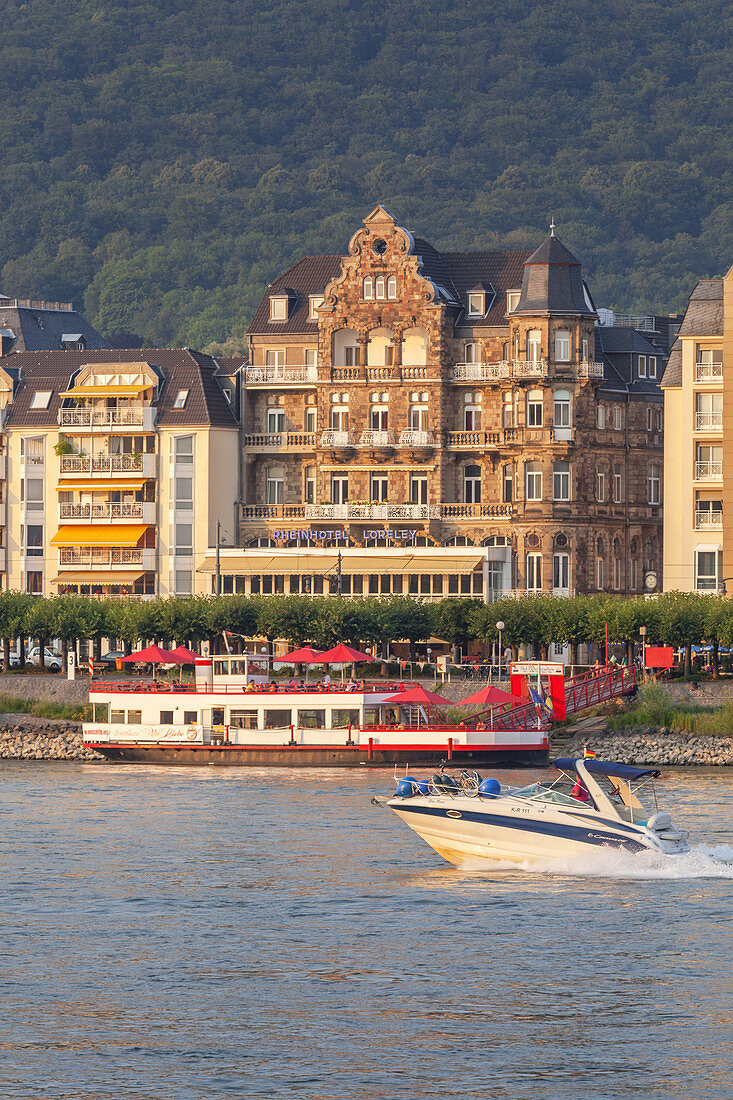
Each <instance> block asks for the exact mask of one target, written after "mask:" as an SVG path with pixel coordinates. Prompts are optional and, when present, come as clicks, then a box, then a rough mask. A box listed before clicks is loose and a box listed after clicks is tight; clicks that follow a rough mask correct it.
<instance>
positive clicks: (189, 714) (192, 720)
mask: <svg viewBox="0 0 733 1100" xmlns="http://www.w3.org/2000/svg"><path fill="white" fill-rule="evenodd" d="M198 720H199V712H198V711H197V710H184V712H183V722H184V725H186V726H191V725H193V726H195V725H196V723H197V722H198Z"/></svg>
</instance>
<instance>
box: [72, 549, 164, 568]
mask: <svg viewBox="0 0 733 1100" xmlns="http://www.w3.org/2000/svg"><path fill="white" fill-rule="evenodd" d="M59 565H60V566H61V567H63V568H67V567H72V568H74V569H116V568H119V569H129V568H130V567H132V566H134V567H136V568H140V569H154V568H155V550H150V549H142V548H140V547H117V546H115V547H106V546H105V547H102V546H93V547H80V548H77V547H71V546H62V547H61V549H60V550H59Z"/></svg>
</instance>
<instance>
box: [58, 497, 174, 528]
mask: <svg viewBox="0 0 733 1100" xmlns="http://www.w3.org/2000/svg"><path fill="white" fill-rule="evenodd" d="M155 508H156V505H155V501H152V500H145V501H142V500H134V501H131V502H130V503H129V504H123V503H117V502H113V501H101V502H100V503H99V504H92V503H89V502H87V503H85V504H59V523H73V522H74V521H77V522H80V523H89V522H90V521H92V520H100V521H101V522H102V523H129V522H130V521H131V520H135V521H137V522H138V523H155Z"/></svg>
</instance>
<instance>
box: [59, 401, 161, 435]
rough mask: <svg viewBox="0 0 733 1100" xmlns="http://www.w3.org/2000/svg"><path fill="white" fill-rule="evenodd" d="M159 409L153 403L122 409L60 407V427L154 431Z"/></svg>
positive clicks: (77, 429)
mask: <svg viewBox="0 0 733 1100" xmlns="http://www.w3.org/2000/svg"><path fill="white" fill-rule="evenodd" d="M157 412H158V410H157V409H156V408H155V407H154V406H153V405H140V406H138V407H133V408H120V409H83V408H82V409H79V408H75V409H59V427H61V428H66V429H68V430H72V431H73V430H76V431H115V430H117V429H123V430H124V429H126V428H142V429H143V430H144V431H152V429H153V428H154V427H155V420H156V416H157Z"/></svg>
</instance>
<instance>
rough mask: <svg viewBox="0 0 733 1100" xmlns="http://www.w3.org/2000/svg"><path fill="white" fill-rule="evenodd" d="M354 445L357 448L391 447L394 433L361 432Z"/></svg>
mask: <svg viewBox="0 0 733 1100" xmlns="http://www.w3.org/2000/svg"><path fill="white" fill-rule="evenodd" d="M356 445H357V447H393V446H394V432H385V431H373V430H370V431H368V432H362V433H361V435H360V436H359V442H358V443H357V444H356Z"/></svg>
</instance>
